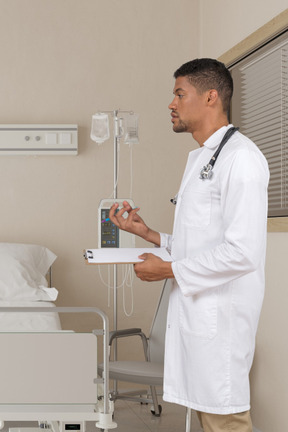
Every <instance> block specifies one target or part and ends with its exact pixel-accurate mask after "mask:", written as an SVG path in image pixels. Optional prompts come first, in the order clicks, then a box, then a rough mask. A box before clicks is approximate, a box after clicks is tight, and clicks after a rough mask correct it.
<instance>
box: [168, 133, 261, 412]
mask: <svg viewBox="0 0 288 432" xmlns="http://www.w3.org/2000/svg"><path fill="white" fill-rule="evenodd" d="M231 126H232V125H229V126H228V127H231ZM228 127H222V128H221V129H219V130H218V131H217V132H216V133H214V134H213V135H212V136H211V137H209V139H208V140H207V141H206V142H205V143H204V146H203V147H200V148H199V149H197V150H194V151H192V152H191V153H190V154H189V158H188V161H187V166H186V170H185V173H184V176H183V180H182V184H181V187H180V190H179V193H178V197H177V204H176V209H175V220H174V228H173V235H172V236H169V235H167V234H162V233H161V246H164V247H168V249H170V250H171V254H172V258H173V263H172V269H173V273H174V275H175V279H174V284H173V289H172V293H171V297H170V302H169V310H168V317H167V331H166V353H165V373H164V400H166V401H169V402H173V403H177V404H181V405H184V406H187V407H190V408H193V409H195V410H199V411H203V412H209V413H215V414H230V413H237V412H242V411H247V410H248V409H249V408H250V390H249V377H248V375H249V371H250V368H251V364H252V360H253V354H254V344H255V342H254V341H255V333H256V329H257V325H258V319H259V314H260V310H261V306H262V301H263V294H264V264H265V250H266V221H267V186H268V181H269V170H268V166H267V162H266V159H265V158H264V156H263V155H262V153H261V152H260V151H259V149H258V148H257V146H256V145H255V144H254V143H253V142H252V141H250V140H249V139H248V138H247V137H245V136H243V135H242V134H241V133H240V132H236V133H235V134H234V135H233V136H232V137H231V138H230V140H229V141H228V142H227V143H226V145H225V146H224V148H223V149H222V151H221V153H220V155H219V158H218V160H217V162H216V164H215V167H214V169H213V177H212V179H211V180H209V179H206V180H201V179H200V178H199V174H200V170H201V168H202V167H203V166H204V165H206V164H207V163H208V162H209V160H210V158H211V157H212V155H213V154H214V152H215V150H216V148H217V147H218V145H219V143H220V141H221V139H222V137H223V136H224V134H225V132H226V130H227V128H228Z"/></svg>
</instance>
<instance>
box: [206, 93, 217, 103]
mask: <svg viewBox="0 0 288 432" xmlns="http://www.w3.org/2000/svg"><path fill="white" fill-rule="evenodd" d="M217 99H218V92H217V90H215V89H212V90H209V91H208V92H207V102H208V103H209V104H210V105H212V104H214V103H215V102H216V101H217Z"/></svg>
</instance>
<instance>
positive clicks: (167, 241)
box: [160, 233, 172, 253]
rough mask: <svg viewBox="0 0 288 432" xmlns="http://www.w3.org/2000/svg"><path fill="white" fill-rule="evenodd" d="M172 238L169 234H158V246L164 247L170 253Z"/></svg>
mask: <svg viewBox="0 0 288 432" xmlns="http://www.w3.org/2000/svg"><path fill="white" fill-rule="evenodd" d="M171 243H172V236H171V235H170V234H164V233H160V246H161V247H165V248H166V249H167V250H168V252H169V253H171Z"/></svg>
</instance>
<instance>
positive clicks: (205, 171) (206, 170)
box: [200, 163, 213, 180]
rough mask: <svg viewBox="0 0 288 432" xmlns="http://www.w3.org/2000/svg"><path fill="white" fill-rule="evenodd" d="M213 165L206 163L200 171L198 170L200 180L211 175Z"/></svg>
mask: <svg viewBox="0 0 288 432" xmlns="http://www.w3.org/2000/svg"><path fill="white" fill-rule="evenodd" d="M212 168H213V166H212V165H211V164H210V163H208V164H207V165H205V166H204V167H203V168H202V169H201V171H200V179H201V180H206V179H208V180H210V179H211V178H212V176H213V171H212Z"/></svg>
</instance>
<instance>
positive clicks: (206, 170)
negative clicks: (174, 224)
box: [170, 126, 239, 204]
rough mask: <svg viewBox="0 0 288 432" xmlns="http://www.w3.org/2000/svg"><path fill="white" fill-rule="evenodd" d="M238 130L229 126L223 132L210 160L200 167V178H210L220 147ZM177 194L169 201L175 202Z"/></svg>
mask: <svg viewBox="0 0 288 432" xmlns="http://www.w3.org/2000/svg"><path fill="white" fill-rule="evenodd" d="M237 130H239V128H238V127H234V126H232V127H231V128H229V129H228V130H227V132H226V133H225V135H224V137H223V138H222V141H221V142H220V144H219V146H218V148H217V150H216V152H215V153H214V154H213V156H212V158H211V159H210V161H209V162H208V164H207V165H204V167H203V168H202V169H201V171H200V177H199V178H200V179H201V180H206V179H208V180H211V178H212V176H213V172H212V170H213V167H214V165H215V163H216V160H217V159H218V156H219V154H220V152H221V150H222V148H223V147H224V145H225V144H226V143H227V141H228V140H229V139H230V138H231V136H232V135H233V134H234V133H235V132H236V131H237ZM177 196H178V194H177V195H176V196H175V197H174V198H172V199H171V200H170V201H171V202H172V204H177Z"/></svg>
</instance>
